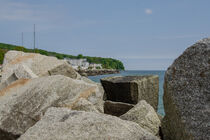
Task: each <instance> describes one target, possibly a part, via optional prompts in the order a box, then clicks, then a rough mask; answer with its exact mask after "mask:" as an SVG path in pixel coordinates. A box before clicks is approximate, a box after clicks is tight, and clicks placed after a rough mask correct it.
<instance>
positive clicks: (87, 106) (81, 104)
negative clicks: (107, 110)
mask: <svg viewBox="0 0 210 140" xmlns="http://www.w3.org/2000/svg"><path fill="white" fill-rule="evenodd" d="M71 109H72V110H78V111H79V110H82V111H87V112H97V113H99V111H98V110H97V108H96V107H95V106H94V105H93V104H92V103H91V102H90V101H88V100H86V99H84V98H80V99H79V100H78V102H77V103H76V104H74V105H73V106H72V107H71Z"/></svg>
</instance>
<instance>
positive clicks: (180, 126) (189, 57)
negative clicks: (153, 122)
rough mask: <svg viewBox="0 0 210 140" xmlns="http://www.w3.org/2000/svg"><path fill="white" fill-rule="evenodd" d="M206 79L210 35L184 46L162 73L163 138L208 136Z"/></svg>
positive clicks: (209, 119)
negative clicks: (163, 77) (164, 114)
mask: <svg viewBox="0 0 210 140" xmlns="http://www.w3.org/2000/svg"><path fill="white" fill-rule="evenodd" d="M209 81H210V38H206V39H203V40H200V41H198V42H197V43H195V44H194V45H192V46H191V47H189V48H188V49H186V50H185V51H184V52H183V54H182V55H181V56H179V57H178V58H177V59H176V60H175V61H174V62H173V64H172V65H171V66H170V67H169V68H168V70H167V71H166V73H165V82H164V98H163V100H164V108H165V113H166V116H165V117H164V119H163V123H162V130H163V135H164V138H165V139H167V140H204V139H205V140H207V139H210V131H209V130H210V123H209V122H210V117H209V116H210V84H209Z"/></svg>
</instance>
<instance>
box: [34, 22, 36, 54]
mask: <svg viewBox="0 0 210 140" xmlns="http://www.w3.org/2000/svg"><path fill="white" fill-rule="evenodd" d="M35 37H36V34H35V24H34V52H35V48H36V46H35Z"/></svg>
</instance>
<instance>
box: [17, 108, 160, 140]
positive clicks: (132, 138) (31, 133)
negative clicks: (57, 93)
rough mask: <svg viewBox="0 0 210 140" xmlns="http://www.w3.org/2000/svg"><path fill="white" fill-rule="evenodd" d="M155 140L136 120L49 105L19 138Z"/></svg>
mask: <svg viewBox="0 0 210 140" xmlns="http://www.w3.org/2000/svg"><path fill="white" fill-rule="evenodd" d="M29 139H30V140H37V139H39V140H54V139H59V140H60V139H62V140H75V139H78V140H82V139H86V140H90V139H91V140H104V139H112V140H118V139H123V140H156V139H158V138H157V137H155V136H153V135H152V134H151V133H149V132H147V131H146V130H144V129H143V128H141V127H140V126H139V125H138V124H136V123H134V122H129V121H125V120H121V119H119V118H117V117H114V116H110V115H105V114H101V113H93V112H84V111H73V110H69V109H66V108H49V109H48V110H47V112H46V113H45V115H44V117H42V119H41V120H40V121H39V122H38V123H36V124H35V125H34V126H33V127H31V128H29V129H28V131H27V132H26V133H25V134H23V135H22V136H21V137H20V138H19V140H29Z"/></svg>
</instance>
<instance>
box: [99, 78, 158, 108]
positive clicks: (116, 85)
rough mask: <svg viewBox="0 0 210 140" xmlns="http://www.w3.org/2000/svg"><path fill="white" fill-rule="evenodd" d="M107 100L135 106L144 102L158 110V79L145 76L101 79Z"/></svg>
mask: <svg viewBox="0 0 210 140" xmlns="http://www.w3.org/2000/svg"><path fill="white" fill-rule="evenodd" d="M101 83H102V86H103V87H104V90H105V95H106V99H107V100H111V101H116V102H125V103H130V104H137V103H138V102H139V101H140V100H146V101H147V102H148V103H149V104H150V105H152V107H153V108H154V109H155V110H157V108H158V92H159V78H158V76H157V75H147V76H125V77H122V76H115V77H108V78H103V79H101Z"/></svg>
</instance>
